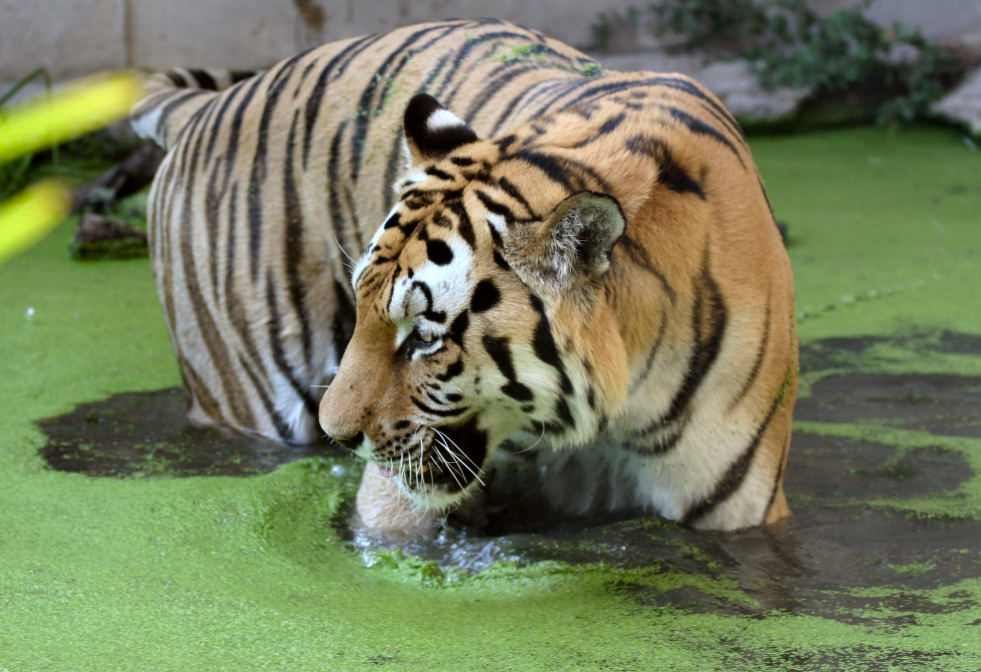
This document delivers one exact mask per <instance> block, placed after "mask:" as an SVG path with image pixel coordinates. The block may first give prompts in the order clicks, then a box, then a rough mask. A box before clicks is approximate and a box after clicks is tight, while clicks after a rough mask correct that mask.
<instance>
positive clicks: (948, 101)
mask: <svg viewBox="0 0 981 672" xmlns="http://www.w3.org/2000/svg"><path fill="white" fill-rule="evenodd" d="M931 111H933V112H934V114H937V115H938V116H940V117H943V118H944V119H947V120H949V121H953V122H955V123H958V124H962V125H964V126H966V127H967V128H968V129H969V130H970V131H971V133H972V134H974V135H975V136H978V137H981V68H978V69H976V70H974V71H973V72H971V73H970V74H968V76H967V77H966V78H965V79H964V81H963V82H962V83H961V85H960V86H958V87H957V88H956V89H954V90H953V91H951V92H950V93H949V94H947V95H946V96H944V97H943V98H941V99H940V100H939V101H937V102H936V103H934V104H933V107H931Z"/></svg>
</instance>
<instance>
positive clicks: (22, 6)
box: [0, 0, 981, 82]
mask: <svg viewBox="0 0 981 672" xmlns="http://www.w3.org/2000/svg"><path fill="white" fill-rule="evenodd" d="M646 2H647V0H636V1H633V2H631V1H630V0H537V1H534V2H529V0H496V1H495V2H493V3H488V2H487V0H479V1H478V0H166V1H162V0H33V1H25V0H0V82H4V81H7V82H10V81H15V80H17V79H19V78H21V77H23V76H24V75H26V74H27V73H29V72H31V71H33V70H34V69H35V68H38V67H43V68H45V69H46V70H47V71H48V72H49V73H50V74H51V75H52V76H53V77H54V78H56V79H65V78H68V77H72V76H76V75H80V74H84V73H87V72H92V71H95V70H100V69H104V68H114V67H120V66H148V67H154V68H161V67H167V66H171V65H202V66H235V67H240V68H249V67H262V66H265V65H268V64H270V63H273V62H275V61H276V60H279V59H280V58H283V57H285V56H288V55H290V54H293V53H295V52H297V51H299V50H301V49H303V48H306V47H309V46H313V45H316V44H320V43H322V42H326V41H329V40H334V39H338V38H342V37H351V36H354V35H359V34H363V33H368V32H377V31H383V30H388V29H390V28H394V27H395V26H398V25H402V24H405V23H411V22H416V21H426V20H432V19H440V18H445V17H449V16H460V17H480V16H488V15H491V16H497V17H500V18H507V19H510V20H512V21H515V22H517V23H520V24H523V25H526V26H529V27H531V28H537V29H539V30H542V31H544V32H546V33H548V34H549V35H552V36H554V37H557V38H559V39H561V40H564V41H566V42H569V43H570V44H573V45H576V46H579V47H586V46H588V45H589V43H590V40H591V32H590V25H591V24H592V23H593V22H594V20H595V19H596V16H597V15H598V14H599V13H600V12H603V11H607V12H609V11H611V10H612V11H615V10H619V11H624V10H626V9H627V8H628V7H630V6H641V5H644V4H646ZM853 2H854V0H811V3H812V5H813V6H814V7H815V8H817V9H819V10H822V11H824V10H829V11H830V10H831V9H833V8H835V7H839V6H845V5H851V4H853ZM870 11H871V14H872V15H873V16H874V17H875V18H876V19H878V20H880V21H882V22H883V23H886V24H888V23H891V22H892V21H896V20H901V21H903V22H905V23H908V24H913V25H918V26H920V27H921V28H922V29H923V30H924V32H925V33H926V34H927V35H928V36H929V37H933V38H936V39H941V40H946V41H951V40H953V41H957V40H964V39H967V40H971V39H974V40H975V41H976V42H977V43H978V44H979V46H981V2H978V0H942V2H925V1H924V0H876V1H875V2H874V3H873V5H872V7H871V10H870ZM972 36H973V37H972Z"/></svg>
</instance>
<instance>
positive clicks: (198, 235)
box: [131, 19, 601, 444]
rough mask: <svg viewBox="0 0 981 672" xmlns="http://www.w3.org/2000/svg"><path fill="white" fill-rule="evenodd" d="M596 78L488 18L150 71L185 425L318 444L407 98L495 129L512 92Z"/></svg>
mask: <svg viewBox="0 0 981 672" xmlns="http://www.w3.org/2000/svg"><path fill="white" fill-rule="evenodd" d="M600 72H601V68H600V66H599V65H598V64H597V63H596V62H595V61H593V60H592V59H590V58H588V57H587V56H585V55H584V54H582V53H581V52H579V51H577V50H575V49H573V48H571V47H568V46H566V45H564V44H562V43H560V42H558V41H555V40H552V39H549V38H546V37H544V36H543V35H541V34H539V33H537V32H534V31H531V30H527V29H524V28H521V27H519V26H516V25H514V24H511V23H508V22H506V21H500V20H495V19H486V20H449V21H440V22H432V23H425V24H417V25H411V26H406V27H402V28H399V29H397V30H394V31H391V32H388V33H380V34H374V35H365V36H362V37H356V38H352V39H347V40H342V41H338V42H333V43H329V44H326V45H323V46H320V47H317V48H314V49H311V50H308V51H305V52H303V53H300V54H297V55H295V56H292V57H290V58H287V59H285V60H283V61H281V62H280V63H278V64H276V65H274V66H272V67H271V68H269V69H267V70H264V71H223V70H205V69H188V68H183V69H182V68H176V69H173V70H171V71H169V72H165V73H159V74H154V75H150V76H148V77H147V78H146V87H145V88H146V91H145V94H144V97H143V99H142V100H141V101H140V102H139V103H137V104H136V106H135V107H134V109H133V111H132V114H131V124H132V125H133V127H134V129H135V130H136V132H137V133H138V134H139V135H140V136H142V137H143V138H146V139H148V140H151V141H153V142H155V143H156V144H158V145H160V146H161V147H163V148H164V150H166V154H165V155H164V158H163V160H162V162H161V164H160V166H159V168H158V169H157V172H156V175H155V177H154V179H153V183H152V185H151V187H150V191H149V196H148V199H147V222H148V231H149V246H150V257H151V261H152V266H153V271H154V275H155V278H156V283H157V290H158V294H159V298H160V300H161V302H162V305H163V308H164V316H165V320H166V323H167V327H168V331H169V334H170V338H171V342H172V346H173V351H174V353H175V356H176V359H177V362H178V365H179V369H180V373H181V377H182V380H183V384H184V388H185V390H186V393H187V395H186V396H187V398H188V418H189V419H190V421H191V423H192V424H194V425H197V426H206V427H208V426H210V427H222V428H227V429H231V430H234V431H238V432H242V433H246V434H250V435H255V436H258V437H262V438H266V439H271V440H273V441H277V442H285V443H289V444H310V443H316V442H318V441H323V440H324V434H323V432H322V431H321V429H320V427H319V425H318V421H317V412H318V403H319V396H320V393H321V389H322V388H323V386H325V385H327V384H328V383H329V381H330V379H331V377H332V376H333V374H334V372H335V371H336V369H337V366H338V363H339V361H340V358H341V355H342V353H343V352H344V348H345V346H346V343H347V341H348V340H349V339H350V337H351V334H352V332H353V328H354V314H355V313H354V301H355V295H354V292H353V290H352V287H351V285H350V280H349V269H348V267H349V266H353V264H354V263H355V261H356V259H357V258H358V257H359V256H360V255H361V253H362V252H363V251H364V249H365V248H366V246H367V244H368V240H369V239H370V237H371V234H372V232H373V231H374V228H375V225H376V223H377V222H378V221H379V220H380V219H381V218H382V217H383V216H384V214H385V213H386V212H387V211H388V210H389V209H390V208H391V207H392V205H393V203H394V201H395V196H396V194H395V192H394V191H393V190H392V185H393V183H394V182H395V181H396V179H398V178H399V177H400V176H401V175H402V174H403V171H404V161H405V159H404V155H403V143H402V140H401V136H400V128H401V117H402V111H403V110H404V108H405V106H406V104H407V102H408V100H409V99H410V98H411V97H412V96H413V95H414V94H416V93H418V92H421V91H428V92H430V93H432V94H433V95H437V96H440V97H441V98H442V99H443V100H446V101H451V102H452V103H453V104H454V105H455V106H457V107H458V109H461V110H462V114H463V115H464V116H465V117H466V118H467V119H468V120H470V121H471V122H472V123H473V124H475V125H476V126H477V127H478V128H480V129H482V130H485V131H487V132H491V131H493V130H494V129H496V128H505V127H508V126H510V125H513V124H515V123H517V122H519V121H523V120H525V119H526V118H527V111H524V110H523V108H521V107H519V106H518V105H517V103H518V102H520V101H521V100H522V99H525V98H528V99H530V98H532V97H536V96H539V95H548V94H549V92H550V91H553V90H554V89H555V88H556V87H559V86H564V85H566V83H567V82H580V81H589V80H590V79H593V78H595V77H596V76H598V74H599V73H600Z"/></svg>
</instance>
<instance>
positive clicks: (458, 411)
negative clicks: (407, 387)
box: [409, 395, 470, 418]
mask: <svg viewBox="0 0 981 672" xmlns="http://www.w3.org/2000/svg"><path fill="white" fill-rule="evenodd" d="M409 399H410V400H411V401H412V403H413V404H415V405H416V407H417V408H418V409H419V410H420V411H422V412H423V413H427V414H429V415H435V416H436V417H439V418H454V417H456V416H458V415H462V414H464V413H466V412H467V411H468V410H470V409H469V408H468V407H466V406H461V407H459V408H449V409H445V410H444V409H438V408H432V407H431V406H427V405H426V404H424V403H423V402H422V400H420V399H419V398H417V397H415V396H413V395H409Z"/></svg>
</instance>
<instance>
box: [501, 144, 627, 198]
mask: <svg viewBox="0 0 981 672" xmlns="http://www.w3.org/2000/svg"><path fill="white" fill-rule="evenodd" d="M507 158H516V159H521V160H523V161H527V162H528V163H530V164H531V165H533V166H535V167H536V168H538V169H539V170H541V171H542V172H543V173H545V175H546V176H547V177H548V179H550V180H552V181H553V182H555V183H556V184H560V185H562V186H563V187H565V188H566V189H568V190H569V191H571V192H577V191H585V190H589V191H601V192H604V193H611V192H612V191H613V189H612V188H611V187H610V185H609V184H608V183H607V182H606V180H604V179H603V178H602V177H600V175H599V173H597V172H596V171H595V170H593V169H592V168H590V167H589V166H588V165H586V164H585V163H580V162H579V161H574V160H573V159H569V158H566V157H561V156H549V155H548V154H542V153H540V152H535V151H532V150H530V149H519V150H518V151H516V152H513V153H511V154H510V155H509V156H508V157H507ZM584 175H585V176H586V177H588V178H589V179H591V180H592V181H593V182H592V184H591V183H590V182H589V181H587V179H585V178H584Z"/></svg>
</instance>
